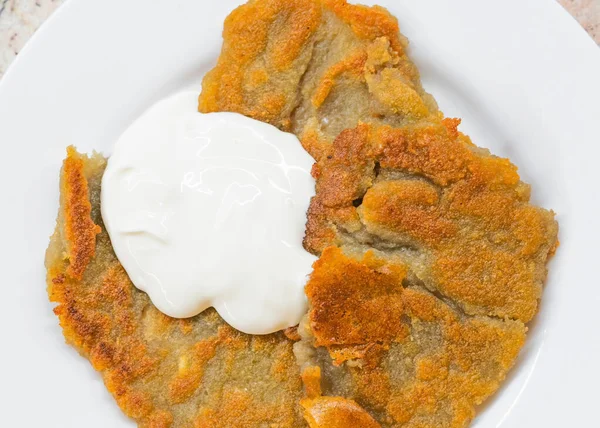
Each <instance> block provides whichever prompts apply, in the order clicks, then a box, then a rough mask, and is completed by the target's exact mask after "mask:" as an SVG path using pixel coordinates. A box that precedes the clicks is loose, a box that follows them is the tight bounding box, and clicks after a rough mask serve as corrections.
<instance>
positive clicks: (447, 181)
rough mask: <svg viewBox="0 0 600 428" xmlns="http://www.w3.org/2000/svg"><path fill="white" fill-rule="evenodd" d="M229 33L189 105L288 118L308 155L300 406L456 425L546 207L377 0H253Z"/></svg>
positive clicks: (530, 292) (539, 281) (534, 259)
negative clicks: (442, 105) (437, 84)
mask: <svg viewBox="0 0 600 428" xmlns="http://www.w3.org/2000/svg"><path fill="white" fill-rule="evenodd" d="M292 22H293V23H294V25H288V24H289V23H292ZM223 37H224V43H223V50H222V53H221V56H220V58H219V62H218V64H217V66H216V67H215V69H214V70H212V71H211V72H210V73H208V74H207V75H206V77H205V79H204V81H203V92H202V94H201V95H200V98H199V110H200V111H202V112H210V111H234V112H238V113H242V114H245V115H247V116H250V117H254V118H256V119H259V120H263V121H267V122H269V123H272V124H273V125H276V126H278V127H280V128H281V129H283V130H287V131H291V132H293V133H295V134H296V135H297V136H298V137H299V138H300V139H301V141H302V144H303V146H304V147H305V149H306V150H307V151H309V153H311V155H312V156H313V157H314V158H315V159H316V160H317V161H318V164H317V165H316V166H315V168H314V170H313V175H314V176H315V178H316V179H317V194H316V196H315V197H314V199H313V201H312V202H311V207H310V210H309V213H308V224H307V233H306V237H305V247H306V248H307V249H308V250H309V251H311V252H313V253H314V254H316V255H321V259H320V260H319V261H318V262H317V263H316V265H315V272H314V273H313V275H312V276H311V280H310V281H309V284H308V285H307V288H306V290H307V295H308V298H309V302H310V305H311V307H310V312H309V316H308V317H307V318H306V321H305V322H304V323H303V324H302V325H301V326H300V329H299V331H300V335H301V336H302V341H301V342H300V343H299V344H297V345H296V347H295V350H296V356H297V358H298V360H299V363H300V364H301V365H302V367H303V381H304V383H305V388H306V394H307V398H306V399H304V400H303V403H302V406H303V409H304V413H305V417H306V419H307V421H308V422H309V424H311V426H319V427H320V426H351V425H356V423H353V422H352V423H351V422H349V421H350V420H355V419H352V418H356V417H359V416H357V415H358V414H359V411H358V409H360V406H362V407H363V408H364V409H366V410H367V411H368V412H369V414H370V417H372V418H374V419H376V420H377V421H378V423H379V424H381V425H383V426H407V427H438V426H439V427H446V426H447V427H461V426H465V425H467V424H468V423H469V421H470V420H471V419H472V418H473V416H474V408H475V406H476V405H478V404H480V403H481V402H482V401H483V400H484V399H485V398H486V397H488V396H489V395H490V394H492V393H493V392H494V391H495V390H496V389H497V388H498V386H499V384H500V382H501V381H502V380H503V379H504V377H505V376H506V373H507V371H508V370H509V369H510V367H511V366H512V365H513V364H514V361H515V359H516V357H517V355H518V351H519V349H520V347H521V346H522V344H523V341H524V338H525V331H526V327H525V323H527V322H528V321H530V320H531V319H532V317H533V316H534V315H535V313H536V312H537V307H538V301H539V299H540V297H541V293H542V285H543V281H544V279H545V277H546V263H547V261H548V259H549V257H551V255H552V254H553V253H554V251H555V250H556V246H557V229H558V228H557V224H556V222H555V221H554V214H553V213H552V212H549V211H546V210H544V209H541V208H537V207H534V206H532V205H531V204H529V186H528V185H527V184H525V183H523V182H521V180H520V178H519V175H518V174H517V172H516V167H515V166H514V165H512V164H511V163H510V161H508V160H507V159H502V158H498V157H496V156H493V155H491V154H490V153H489V152H488V151H487V150H484V149H481V148H478V147H476V146H475V145H473V143H472V142H471V141H470V140H469V138H468V137H467V136H465V135H463V134H461V133H460V132H459V131H458V129H457V127H458V124H459V123H460V121H459V120H457V119H447V118H444V117H443V114H442V113H441V112H439V111H438V109H437V105H436V103H435V101H434V100H433V98H432V97H431V96H429V95H428V94H427V93H425V92H424V91H423V89H422V87H421V84H420V82H419V75H418V71H417V69H416V68H415V66H414V65H413V64H412V63H411V61H410V59H409V58H408V57H407V55H406V47H407V44H406V42H405V40H404V38H403V37H402V36H401V35H399V33H398V25H397V21H396V20H395V18H393V17H392V16H391V15H389V13H387V11H385V10H384V9H382V8H377V7H374V8H367V7H364V6H356V5H349V4H347V3H346V2H345V1H344V0H313V1H310V0H302V1H301V0H296V1H290V2H277V1H263V0H254V1H251V2H249V3H248V4H247V5H244V6H242V7H240V8H238V9H237V10H236V11H235V12H234V13H232V14H231V16H230V17H229V18H228V19H227V21H226V23H225V29H224V32H223ZM259 77H260V78H259ZM341 397H344V399H345V401H343V402H340V401H337V399H338V398H341ZM343 409H345V410H343ZM343 415H346V417H348V418H350V419H349V420H348V421H347V422H342V423H341V424H338V422H339V421H340V420H342V421H343V420H344V419H343V417H344V416H343ZM363 416H364V415H363ZM363 416H360V417H363ZM336 421H338V422H336ZM336 424H337V425H336ZM344 424H345V425H344ZM360 424H363V425H365V426H367V425H369V426H370V424H371V422H367V419H364V420H363V421H362V422H361V423H360ZM360 424H359V425H360Z"/></svg>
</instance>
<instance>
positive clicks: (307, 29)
mask: <svg viewBox="0 0 600 428" xmlns="http://www.w3.org/2000/svg"><path fill="white" fill-rule="evenodd" d="M406 47H407V41H406V40H405V39H404V37H403V36H401V35H400V33H399V30H398V22H397V20H396V18H394V17H393V16H391V15H390V14H389V13H388V11H387V10H385V9H383V8H381V7H378V6H375V7H372V8H371V7H366V6H359V5H350V4H347V3H346V2H345V0H321V1H316V0H289V1H288V0H252V1H250V2H248V3H247V4H245V5H243V6H240V7H239V8H237V9H236V10H234V11H233V12H232V13H231V15H229V16H228V17H227V19H226V20H225V27H224V30H223V48H222V51H221V55H220V57H219V61H218V63H217V65H216V67H215V68H214V69H213V70H211V71H210V72H209V73H207V74H206V76H205V77H204V80H203V82H202V94H201V95H200V98H199V110H200V111H201V112H204V113H208V112H216V111H232V112H236V113H241V114H244V115H246V116H249V117H252V118H254V119H257V120H261V121H264V122H268V123H271V124H272V125H275V126H277V127H279V128H280V129H282V130H284V131H290V132H293V133H294V134H296V135H297V136H298V137H299V138H300V140H301V141H302V144H303V145H304V148H305V149H306V150H307V151H308V152H309V153H310V154H311V155H312V156H313V157H314V158H315V159H319V158H320V157H321V156H322V154H323V152H324V151H325V150H326V148H327V147H328V146H329V145H330V144H331V142H332V141H333V140H334V139H335V137H337V135H338V134H339V133H340V132H341V131H343V130H344V129H348V128H354V127H355V126H356V125H357V124H358V122H359V121H362V122H373V123H385V124H389V125H393V126H403V125H406V124H410V123H415V122H421V121H428V120H434V121H439V118H440V113H439V112H438V110H437V105H436V103H435V101H434V99H433V98H432V97H431V96H430V95H428V94H427V93H425V92H424V91H423V88H422V87H421V83H420V81H419V72H418V70H417V68H416V67H415V66H414V64H413V63H412V62H411V61H410V59H409V58H408V57H407V55H406Z"/></svg>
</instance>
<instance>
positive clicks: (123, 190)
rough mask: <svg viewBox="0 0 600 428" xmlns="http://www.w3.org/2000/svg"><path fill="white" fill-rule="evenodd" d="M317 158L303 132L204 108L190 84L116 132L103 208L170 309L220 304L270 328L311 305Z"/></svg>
mask: <svg viewBox="0 0 600 428" xmlns="http://www.w3.org/2000/svg"><path fill="white" fill-rule="evenodd" d="M313 162H314V161H313V159H312V158H311V157H310V156H309V155H308V154H307V153H306V152H305V151H304V150H303V149H302V146H301V145H300V142H299V141H298V139H297V138H296V137H295V136H294V135H292V134H288V133H285V132H282V131H280V130H278V129H277V128H275V127H273V126H271V125H268V124H266V123H262V122H259V121H256V120H253V119H249V118H247V117H244V116H242V115H239V114H235V113H210V114H201V113H197V93H195V92H183V93H180V94H177V95H175V96H172V97H170V98H168V99H165V100H163V101H160V102H158V103H157V104H155V105H154V106H153V107H151V108H150V109H149V110H148V111H146V112H145V113H144V114H143V115H142V116H141V117H140V118H139V119H137V120H136V121H135V122H134V123H133V124H132V125H131V126H130V127H129V128H128V129H127V130H126V131H125V133H123V135H122V136H121V137H120V138H119V140H118V141H117V144H116V146H115V149H114V153H113V155H112V156H111V157H110V159H109V161H108V166H107V168H106V171H105V173H104V177H103V179H102V218H103V220H104V224H105V226H106V229H107V231H108V234H109V235H110V239H111V241H112V245H113V248H114V250H115V253H116V255H117V257H118V258H119V261H120V262H121V264H122V265H123V267H124V268H125V270H126V271H127V273H128V275H129V277H130V278H131V280H132V281H133V283H134V284H135V286H136V287H137V288H139V289H140V290H143V291H145V292H146V293H148V295H149V296H150V299H151V300H152V302H153V303H154V305H155V306H156V307H157V308H158V309H159V310H160V311H162V312H163V313H165V314H167V315H169V316H172V317H176V318H186V317H191V316H193V315H196V314H198V313H200V312H202V311H203V310H205V309H206V308H208V307H210V306H213V307H214V308H215V309H216V310H217V311H218V312H219V314H220V315H221V316H222V317H223V318H224V319H225V321H227V323H229V324H230V325H231V326H233V327H234V328H236V329H238V330H240V331H242V332H245V333H250V334H266V333H271V332H274V331H277V330H280V329H283V328H286V327H289V326H292V325H295V324H297V323H298V322H299V321H300V318H301V317H302V315H303V314H304V313H305V312H306V309H307V308H306V298H305V296H304V285H305V283H306V279H307V275H308V274H309V273H310V272H311V265H312V263H313V262H314V260H315V257H314V256H312V255H311V254H309V253H308V252H306V251H305V250H304V249H303V247H302V239H303V237H304V227H305V223H306V211H307V209H308V204H309V202H310V198H311V197H312V196H313V195H314V187H315V183H314V180H313V178H312V177H311V175H310V169H311V167H312V164H313Z"/></svg>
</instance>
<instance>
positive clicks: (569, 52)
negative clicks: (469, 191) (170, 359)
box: [0, 0, 600, 428]
mask: <svg viewBox="0 0 600 428" xmlns="http://www.w3.org/2000/svg"><path fill="white" fill-rule="evenodd" d="M238 3H239V0H238V1H236V0H220V1H217V2H213V1H211V2H208V1H201V0H153V1H147V0H127V1H122V0H103V1H98V0H70V1H68V2H67V3H66V4H65V5H64V6H63V7H61V8H60V10H59V11H58V12H57V13H56V14H55V15H54V16H53V17H52V18H51V19H50V20H49V21H48V23H46V24H45V25H44V26H43V27H42V29H41V30H39V32H38V33H37V34H36V35H35V37H34V38H33V39H32V40H31V42H30V43H29V44H28V45H27V46H26V48H25V49H24V50H23V51H22V52H21V54H20V55H19V57H18V58H17V61H16V62H15V63H14V64H13V65H12V66H11V68H10V69H9V70H8V73H7V74H6V76H5V77H4V79H3V80H2V81H1V82H0V143H1V147H2V155H1V159H2V161H1V162H2V167H1V168H0V183H1V184H0V186H2V187H1V188H2V193H1V195H2V198H3V199H2V204H1V207H2V208H1V210H0V227H1V230H2V234H1V235H0V260H1V263H2V266H1V268H2V270H1V272H2V292H1V293H0V299H1V302H2V303H1V307H2V309H1V310H0V326H1V328H2V344H1V345H0V349H1V351H0V367H1V368H2V373H3V375H2V377H1V378H0V393H1V394H2V401H1V402H2V405H1V406H0V408H2V416H1V418H2V425H3V426H7V427H31V426H50V427H65V428H68V427H81V426H85V427H128V426H133V423H132V422H130V421H128V420H127V419H126V418H125V417H124V416H122V414H121V412H120V411H119V409H118V408H117V406H116V404H115V403H114V402H113V399H112V398H111V397H110V396H109V394H108V393H107V392H106V390H105V389H104V386H103V384H102V381H101V380H100V376H99V375H98V374H96V373H95V372H94V371H93V370H92V368H91V366H90V365H89V364H88V362H87V361H86V360H85V359H83V358H81V357H79V356H78V355H77V353H76V352H75V351H74V350H73V349H72V348H70V347H68V346H67V345H65V344H64V341H63V337H62V332H61V330H60V328H59V327H58V325H57V319H56V318H55V316H54V315H53V314H52V306H51V305H50V303H48V301H47V297H46V291H45V282H44V277H45V272H44V268H43V257H44V250H45V248H46V245H47V243H48V236H49V235H50V233H51V232H52V230H53V228H54V218H55V216H56V211H57V206H58V202H57V201H58V171H59V168H60V165H61V161H62V159H63V157H64V155H65V147H66V146H67V145H69V144H74V145H76V146H77V147H78V148H79V149H80V150H84V151H91V150H93V149H97V150H101V151H103V152H105V153H109V152H110V147H111V146H112V144H113V142H114V141H115V138H116V137H117V136H118V135H119V134H120V133H121V132H122V131H123V129H124V128H125V127H126V126H127V124H128V123H130V122H131V121H132V120H133V119H134V118H135V117H136V116H137V115H138V114H139V113H140V112H141V111H143V110H144V109H145V108H146V107H148V106H149V105H150V103H152V102H153V101H155V100H158V99H160V98H161V97H164V96H165V95H168V94H169V93H171V92H173V91H175V90H177V89H180V88H182V87H185V86H197V87H199V82H200V79H201V77H202V75H203V74H204V73H205V72H206V71H207V70H208V69H210V67H211V66H212V65H213V64H214V62H215V60H216V58H217V55H218V53H219V50H220V45H221V36H220V34H221V28H222V23H223V19H224V18H225V16H226V15H227V13H228V12H229V11H230V10H232V9H233V8H234V7H235V6H236V5H237V4H238ZM368 3H371V2H370V1H369V2H368ZM378 3H379V4H381V5H383V6H387V7H388V8H389V9H390V11H391V12H392V13H394V14H395V15H396V16H397V17H398V18H399V21H400V24H401V28H402V31H403V32H404V33H405V34H406V35H407V36H408V37H409V39H411V41H412V48H411V51H412V56H413V58H414V59H415V61H416V63H417V65H418V66H419V67H420V69H421V71H422V77H423V82H424V85H425V87H426V89H427V90H429V91H430V92H431V93H433V94H434V95H435V96H436V98H437V99H438V101H439V103H440V105H441V107H442V110H444V111H445V112H446V114H447V115H448V116H458V117H462V118H463V119H464V120H463V125H462V127H461V128H462V130H463V131H465V132H467V133H469V134H470V135H471V136H472V137H473V140H474V141H475V142H476V143H477V144H478V145H481V146H486V147H489V148H491V149H492V150H493V151H494V152H495V153H496V154H499V155H504V156H508V157H510V158H511V159H512V160H513V161H514V162H515V163H516V164H517V165H518V166H519V167H520V168H521V174H522V176H523V177H524V179H525V180H527V181H529V182H531V183H532V184H533V198H534V200H535V202H537V203H540V204H542V205H543V206H546V207H549V208H553V209H554V210H555V211H556V212H557V213H558V220H559V222H560V226H561V232H560V239H561V243H562V245H561V247H560V249H559V251H558V254H557V256H556V258H555V259H554V260H553V262H552V263H551V266H550V277H549V281H548V283H547V286H546V290H545V293H544V298H543V302H542V308H541V313H540V314H539V315H538V317H537V318H536V320H535V321H534V323H533V324H532V325H531V326H530V327H531V333H530V336H529V340H528V342H527V345H526V347H525V349H524V350H523V353H522V356H521V358H520V360H519V363H518V364H517V367H516V368H515V369H514V370H513V371H512V372H511V374H510V376H509V378H508V379H507V382H506V384H505V385H504V387H503V388H502V389H501V390H500V391H499V393H498V394H496V396H495V397H494V398H492V399H491V400H490V401H489V403H487V404H486V405H485V406H484V407H483V408H482V409H480V414H479V416H478V417H477V419H476V421H475V423H474V426H475V427H479V428H482V427H486V428H487V427H542V426H543V427H567V426H569V427H592V426H599V425H598V418H597V415H596V414H597V406H598V398H600V397H599V394H598V392H597V385H598V384H600V371H599V370H598V368H597V366H598V364H599V362H600V335H599V334H598V328H599V327H600V284H599V281H598V279H597V278H598V274H597V265H598V264H599V262H598V260H597V257H598V250H597V245H598V242H599V241H600V227H599V217H598V211H599V209H600V202H599V201H598V199H597V198H598V195H599V192H598V190H597V189H598V187H597V186H598V185H599V184H600V182H599V179H598V174H597V169H598V167H597V157H598V155H599V154H600V148H599V147H598V145H599V143H600V133H599V131H598V129H599V127H598V120H599V118H600V50H599V49H598V48H597V46H596V45H595V44H594V43H593V42H592V40H591V39H589V38H588V36H587V35H586V34H585V33H584V31H583V30H582V29H581V28H580V27H579V26H578V25H577V24H576V22H575V21H574V20H572V18H571V17H570V16H568V14H567V13H566V12H564V11H563V10H562V9H561V8H560V6H558V5H557V4H556V3H555V2H554V1H553V0H502V1H494V2H491V1H480V0H454V1H451V2H449V1H447V0H419V1H410V0H401V1H398V0H379V1H378Z"/></svg>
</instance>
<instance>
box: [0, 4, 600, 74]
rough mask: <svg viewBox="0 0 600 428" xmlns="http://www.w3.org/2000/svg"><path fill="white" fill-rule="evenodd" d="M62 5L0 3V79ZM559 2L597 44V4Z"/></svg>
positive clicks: (599, 37)
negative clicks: (34, 34) (29, 41)
mask: <svg viewBox="0 0 600 428" xmlns="http://www.w3.org/2000/svg"><path fill="white" fill-rule="evenodd" d="M63 1H64V0H0V78H1V77H2V75H3V74H4V72H5V71H6V69H7V67H8V66H9V64H10V63H11V62H12V61H13V59H14V58H15V57H16V56H17V55H18V54H19V51H20V50H21V49H22V48H23V46H24V45H25V43H26V42H27V40H29V38H30V37H31V36H32V35H33V33H34V32H35V31H36V30H37V29H38V27H39V26H40V25H41V24H42V23H43V22H44V21H45V20H46V18H48V16H50V15H51V14H52V12H54V11H55V10H56V8H57V7H58V6H59V5H60V4H61V3H62V2H63ZM99 1H101V0H99ZM558 1H559V2H560V3H561V4H562V5H563V6H564V7H565V8H566V9H567V10H568V11H569V12H570V13H571V14H572V15H573V16H574V17H575V18H576V19H577V20H578V21H579V22H580V23H581V25H582V26H583V27H584V28H585V29H586V31H587V32H588V33H589V34H590V36H591V37H592V38H593V39H594V40H595V41H596V43H598V44H600V0H558Z"/></svg>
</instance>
